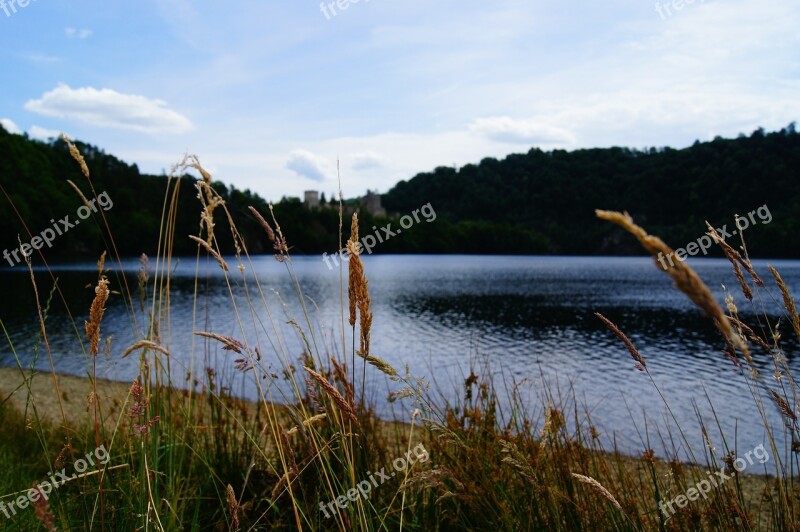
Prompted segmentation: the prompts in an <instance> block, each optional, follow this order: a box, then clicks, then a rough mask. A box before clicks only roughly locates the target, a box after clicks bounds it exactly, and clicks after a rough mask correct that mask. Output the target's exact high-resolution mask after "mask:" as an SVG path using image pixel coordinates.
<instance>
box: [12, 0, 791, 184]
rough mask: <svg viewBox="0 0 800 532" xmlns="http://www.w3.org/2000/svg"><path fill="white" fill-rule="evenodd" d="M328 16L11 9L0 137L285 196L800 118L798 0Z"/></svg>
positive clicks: (174, 8) (421, 7)
mask: <svg viewBox="0 0 800 532" xmlns="http://www.w3.org/2000/svg"><path fill="white" fill-rule="evenodd" d="M340 1H341V5H346V6H347V7H346V9H344V10H342V9H341V8H339V7H336V4H335V3H334V2H330V1H328V0H326V2H325V4H326V8H325V11H326V12H327V14H326V13H325V12H323V10H322V9H321V4H320V2H319V0H268V1H263V0H262V1H259V2H256V1H238V2H208V1H204V0H201V1H195V2H189V1H187V0H158V1H150V0H143V1H138V2H130V1H127V2H122V1H117V0H108V1H104V2H88V1H83V0H71V1H69V2H67V1H62V0H30V2H29V3H28V5H24V4H25V0H22V2H23V5H24V7H23V6H21V5H19V2H20V0H16V4H15V5H13V6H10V5H9V4H10V0H4V3H5V6H6V7H5V9H3V8H2V5H3V4H2V3H0V80H2V98H0V120H2V123H3V124H4V125H5V126H6V128H7V129H11V130H14V131H20V132H21V131H24V132H27V133H28V134H29V135H31V136H34V137H39V138H46V137H47V136H48V135H53V134H57V133H58V132H60V131H64V132H66V133H68V134H69V135H70V136H72V137H73V138H77V139H80V140H83V141H86V142H90V143H93V144H96V145H98V146H100V147H101V148H103V149H104V150H106V151H107V152H109V153H112V154H114V155H117V156H118V157H120V158H122V159H123V160H125V161H127V162H131V163H133V162H135V163H137V164H138V165H139V167H140V168H141V169H142V170H143V171H146V172H151V173H161V171H162V170H168V169H169V168H170V166H171V165H172V164H174V163H176V162H178V161H179V160H180V159H181V158H182V155H183V154H184V153H187V152H188V153H194V154H196V155H198V156H199V158H200V160H201V162H202V163H203V164H204V165H205V166H206V167H207V168H208V169H209V170H210V171H211V172H212V173H213V174H214V177H215V178H216V179H220V180H223V181H226V182H229V183H233V184H234V185H236V186H237V187H239V188H250V189H251V190H253V191H255V192H258V193H259V194H261V195H263V196H264V197H266V198H268V199H273V200H277V199H279V198H280V197H281V196H282V195H301V194H302V191H303V190H306V189H319V190H322V191H324V192H326V193H327V194H329V193H330V192H331V191H333V190H335V189H336V186H337V185H336V164H337V163H336V161H337V159H338V160H339V161H340V168H341V177H342V189H343V192H344V194H345V196H353V195H360V194H362V193H363V192H364V191H365V190H366V189H367V188H370V189H378V190H379V191H382V192H383V191H386V190H388V189H389V188H390V187H391V186H392V185H393V184H394V183H396V182H397V181H398V180H400V179H408V178H409V177H412V176H413V175H414V174H416V173H417V172H420V171H427V170H431V169H433V168H434V167H436V166H452V165H463V164H466V163H469V162H479V161H480V160H481V159H482V158H484V157H488V156H492V157H502V156H505V155H506V154H509V153H517V152H525V151H527V150H528V149H530V148H531V147H532V146H538V147H541V148H543V149H552V148H556V147H558V148H566V149H574V148H580V147H595V146H601V147H602V146H611V145H623V146H630V147H646V146H665V145H671V146H676V147H682V146H687V145H689V144H691V143H692V142H694V140H695V139H700V140H709V139H711V138H713V137H714V136H715V135H722V136H735V135H737V134H738V133H740V132H745V133H748V134H749V133H750V132H751V131H752V130H753V129H755V128H757V127H759V126H762V127H764V128H766V129H779V128H781V127H784V126H786V125H787V124H789V123H790V122H792V121H795V120H798V118H800V81H799V77H800V24H799V23H800V2H797V0H748V1H742V0H716V1H712V0H705V1H703V0H694V2H692V3H686V0H669V1H666V2H663V1H662V2H660V3H656V2H651V1H650V0H637V1H628V0H608V1H604V2H596V1H595V2H588V1H569V0H567V1H560V2H559V1H555V0H536V1H513V0H509V1H504V0H495V1H484V2H476V1H472V0H459V1H455V0H437V1H436V2H431V1H427V2H423V1H419V0H402V1H401V0H361V1H360V2H357V3H352V0H349V2H350V3H349V4H348V3H347V0H340ZM328 4H331V5H332V6H333V7H328ZM5 10H7V13H8V14H7V13H6V11H5ZM15 11H16V12H15ZM333 11H335V12H336V13H335V15H334V14H333Z"/></svg>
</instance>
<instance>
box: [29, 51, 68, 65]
mask: <svg viewBox="0 0 800 532" xmlns="http://www.w3.org/2000/svg"><path fill="white" fill-rule="evenodd" d="M21 57H22V58H23V59H27V60H28V61H33V62H34V63H55V62H56V61H60V60H61V59H60V58H59V57H57V56H55V55H47V54H42V53H39V52H30V53H26V54H22V55H21Z"/></svg>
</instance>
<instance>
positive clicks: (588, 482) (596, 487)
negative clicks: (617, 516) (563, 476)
mask: <svg viewBox="0 0 800 532" xmlns="http://www.w3.org/2000/svg"><path fill="white" fill-rule="evenodd" d="M570 474H571V475H572V476H573V477H575V478H577V479H578V481H579V482H581V483H582V484H586V485H587V486H589V487H591V488H592V489H593V490H595V491H596V492H597V493H599V494H600V495H602V496H603V497H605V498H606V499H608V501H609V502H611V504H613V505H614V508H616V509H617V510H619V511H620V512H622V513H623V514H625V510H623V509H622V505H621V504H620V503H619V502H618V501H617V499H615V498H614V496H613V495H611V492H610V491H608V490H607V489H606V488H604V487H603V485H602V484H600V483H599V482H598V481H596V480H595V479H593V478H592V477H587V476H584V475H579V474H578V473H570ZM626 517H627V516H626Z"/></svg>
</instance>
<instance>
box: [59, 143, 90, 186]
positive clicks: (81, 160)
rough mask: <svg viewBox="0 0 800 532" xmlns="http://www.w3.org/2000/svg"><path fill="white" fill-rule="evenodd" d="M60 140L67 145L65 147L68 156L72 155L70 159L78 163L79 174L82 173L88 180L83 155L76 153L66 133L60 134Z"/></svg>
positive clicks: (87, 169)
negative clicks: (67, 149) (67, 150)
mask: <svg viewBox="0 0 800 532" xmlns="http://www.w3.org/2000/svg"><path fill="white" fill-rule="evenodd" d="M61 138H62V139H63V140H64V142H66V143H67V147H68V148H69V154H70V155H72V158H73V159H75V160H76V161H77V162H78V164H79V165H80V167H81V172H83V175H85V176H86V177H87V178H88V177H89V167H88V166H86V160H85V159H84V158H83V155H81V152H80V151H78V148H76V147H75V145H74V144H73V143H72V140H70V138H69V136H68V135H67V134H66V133H62V134H61Z"/></svg>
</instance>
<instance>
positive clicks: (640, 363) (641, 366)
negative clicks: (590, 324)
mask: <svg viewBox="0 0 800 532" xmlns="http://www.w3.org/2000/svg"><path fill="white" fill-rule="evenodd" d="M594 315H595V316H597V317H598V318H600V321H602V322H603V323H605V324H606V327H608V328H609V329H611V332H613V333H614V334H616V335H617V338H619V339H620V340H622V342H623V343H624V344H625V347H627V348H628V351H629V352H630V354H631V356H632V357H633V360H635V361H636V366H635V367H636V369H638V370H639V371H645V370H646V368H647V362H645V361H644V357H642V355H641V354H640V353H639V350H638V349H636V346H635V345H633V342H631V341H630V339H628V337H627V336H626V335H625V333H624V332H622V331H621V330H619V327H617V326H616V325H614V323H613V322H612V321H611V320H609V319H608V318H606V317H605V316H603V315H602V314H600V313H599V312H595V313H594Z"/></svg>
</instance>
